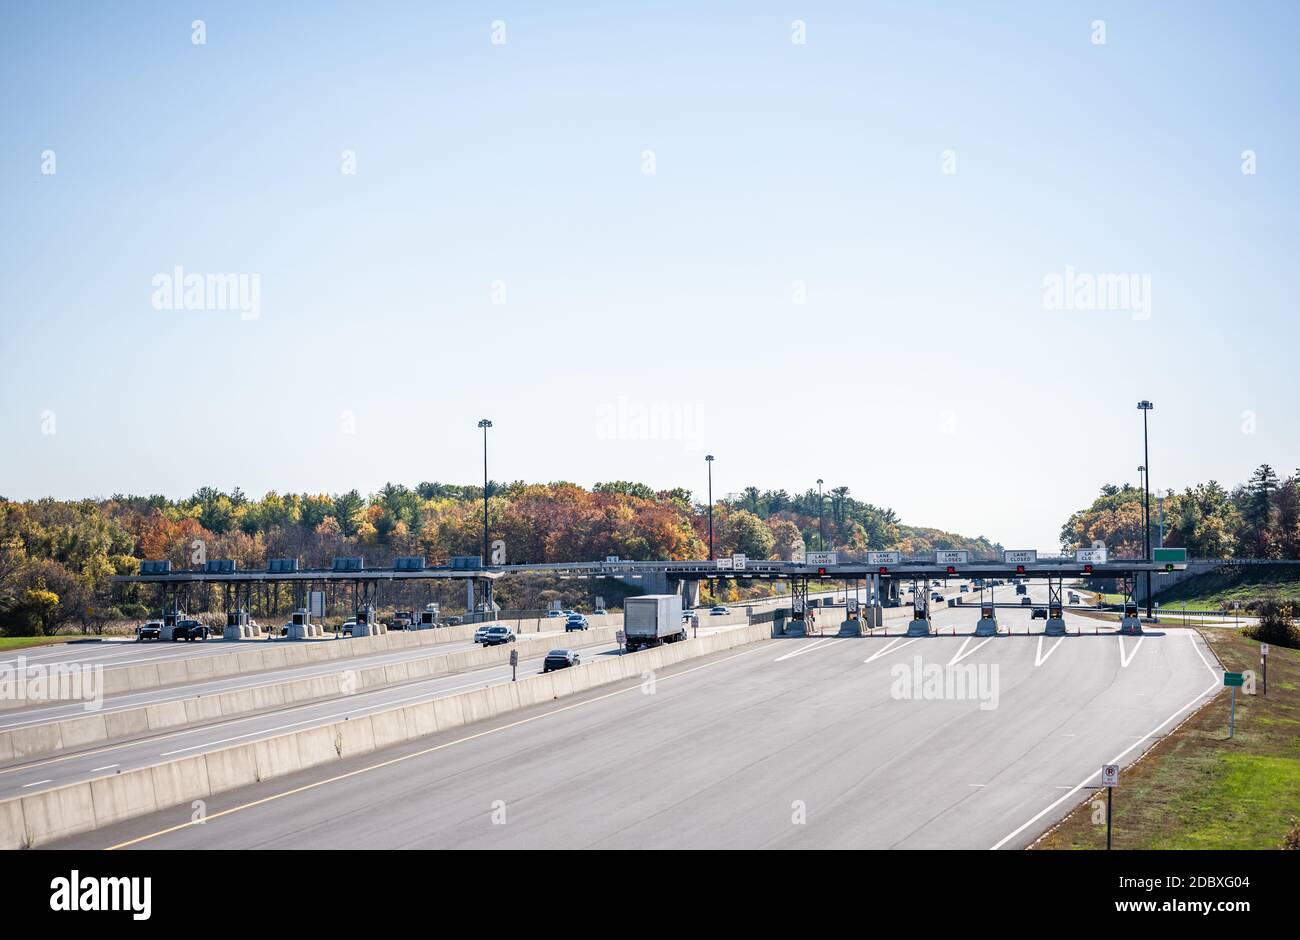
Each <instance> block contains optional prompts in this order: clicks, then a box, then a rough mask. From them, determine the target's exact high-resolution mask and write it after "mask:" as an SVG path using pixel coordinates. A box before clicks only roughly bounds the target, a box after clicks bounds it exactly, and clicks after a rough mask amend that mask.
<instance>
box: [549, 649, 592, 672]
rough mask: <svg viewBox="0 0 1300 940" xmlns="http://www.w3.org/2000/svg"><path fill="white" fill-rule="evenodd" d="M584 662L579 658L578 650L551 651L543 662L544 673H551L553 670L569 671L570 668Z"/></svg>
mask: <svg viewBox="0 0 1300 940" xmlns="http://www.w3.org/2000/svg"><path fill="white" fill-rule="evenodd" d="M581 661H582V660H581V658H580V657H579V656H578V651H577V650H551V651H550V652H549V653H547V654H546V658H545V659H543V660H542V672H550V671H551V670H552V669H568V668H569V667H570V666H576V665H578V663H580V662H581Z"/></svg>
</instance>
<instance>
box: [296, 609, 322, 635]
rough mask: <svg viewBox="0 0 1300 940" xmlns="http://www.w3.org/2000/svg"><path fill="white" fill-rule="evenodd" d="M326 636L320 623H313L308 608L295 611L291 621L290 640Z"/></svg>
mask: <svg viewBox="0 0 1300 940" xmlns="http://www.w3.org/2000/svg"><path fill="white" fill-rule="evenodd" d="M323 636H325V631H324V629H323V628H322V627H321V625H320V624H318V623H312V622H311V618H310V617H309V616H308V614H307V611H306V609H299V610H295V611H294V612H293V617H292V619H291V620H290V622H289V628H288V638H289V639H290V640H311V639H317V638H320V637H323Z"/></svg>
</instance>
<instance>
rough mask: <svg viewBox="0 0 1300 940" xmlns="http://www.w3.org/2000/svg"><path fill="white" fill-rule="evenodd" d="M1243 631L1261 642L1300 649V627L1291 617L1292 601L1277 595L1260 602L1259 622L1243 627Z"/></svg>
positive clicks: (1243, 633)
mask: <svg viewBox="0 0 1300 940" xmlns="http://www.w3.org/2000/svg"><path fill="white" fill-rule="evenodd" d="M1241 633H1242V635H1243V636H1247V637H1249V638H1250V639H1252V640H1258V641H1259V642H1261V643H1272V644H1276V645H1277V646H1286V647H1289V648H1291V649H1300V629H1297V628H1296V625H1295V623H1294V622H1293V621H1292V619H1291V603H1290V601H1283V600H1279V599H1278V598H1276V597H1270V598H1266V599H1265V600H1263V601H1261V602H1260V604H1259V623H1258V624H1254V625H1252V626H1247V627H1242V628H1241Z"/></svg>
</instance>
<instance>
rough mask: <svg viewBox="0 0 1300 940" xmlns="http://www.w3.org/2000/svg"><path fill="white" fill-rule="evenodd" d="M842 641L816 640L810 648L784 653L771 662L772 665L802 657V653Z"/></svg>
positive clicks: (840, 638)
mask: <svg viewBox="0 0 1300 940" xmlns="http://www.w3.org/2000/svg"><path fill="white" fill-rule="evenodd" d="M843 639H844V638H843V637H838V638H833V639H829V640H818V641H817V642H816V643H814V644H813V645H812V646H805V647H803V648H802V649H797V650H795V651H794V652H792V653H786V654H785V655H784V656H778V657H777V658H776V659H774V660H772V662H774V663H780V662H784V661H785V660H787V659H792V658H794V657H795V656H802V655H803V654H804V653H811V652H812V651H813V650H815V649H820V648H821V647H823V646H830V645H831V644H833V643H840V642H842V641H843Z"/></svg>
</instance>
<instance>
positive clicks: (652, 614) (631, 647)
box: [623, 594, 687, 653]
mask: <svg viewBox="0 0 1300 940" xmlns="http://www.w3.org/2000/svg"><path fill="white" fill-rule="evenodd" d="M623 636H624V638H625V641H624V642H625V647H626V649H627V651H628V652H629V653H635V652H636V651H637V650H642V649H645V648H647V647H650V646H658V645H659V644H660V643H677V642H678V641H680V640H685V639H687V631H686V625H685V624H684V623H683V622H682V599H681V596H680V595H677V594H642V595H641V596H640V597H629V598H628V599H627V600H626V601H624V602H623Z"/></svg>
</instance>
